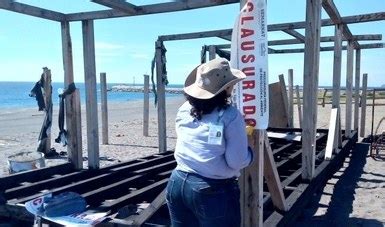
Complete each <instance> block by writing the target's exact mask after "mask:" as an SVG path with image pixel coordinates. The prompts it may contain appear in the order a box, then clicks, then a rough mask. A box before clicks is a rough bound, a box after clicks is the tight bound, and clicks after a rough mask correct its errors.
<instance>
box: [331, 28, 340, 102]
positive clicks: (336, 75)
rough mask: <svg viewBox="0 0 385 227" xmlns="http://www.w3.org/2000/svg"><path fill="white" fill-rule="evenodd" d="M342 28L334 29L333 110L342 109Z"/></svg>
mask: <svg viewBox="0 0 385 227" xmlns="http://www.w3.org/2000/svg"><path fill="white" fill-rule="evenodd" d="M341 30H342V26H341V25H340V24H338V25H336V26H335V29H334V36H335V39H334V58H333V94H332V108H340V96H341V94H340V93H341V64H342V63H341V62H342V61H341V60H342V58H341V55H342V31H341Z"/></svg>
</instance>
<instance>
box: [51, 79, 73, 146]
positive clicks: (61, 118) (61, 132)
mask: <svg viewBox="0 0 385 227" xmlns="http://www.w3.org/2000/svg"><path fill="white" fill-rule="evenodd" d="M75 90H76V86H75V84H74V83H71V84H69V85H68V88H67V89H66V90H64V92H63V94H59V98H60V103H59V119H58V124H59V135H58V137H57V138H56V139H55V142H56V143H61V144H62V145H63V146H66V145H67V144H68V141H67V131H66V130H65V129H64V110H65V107H64V104H65V98H66V96H67V95H69V94H72V93H73V92H74V91H75Z"/></svg>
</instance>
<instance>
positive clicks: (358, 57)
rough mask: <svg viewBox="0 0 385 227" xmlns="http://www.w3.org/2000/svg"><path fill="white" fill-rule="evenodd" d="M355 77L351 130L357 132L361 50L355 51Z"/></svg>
mask: <svg viewBox="0 0 385 227" xmlns="http://www.w3.org/2000/svg"><path fill="white" fill-rule="evenodd" d="M355 66H356V70H355V71H356V72H355V73H356V75H355V82H354V120H353V129H354V130H358V117H359V116H358V115H359V114H358V113H359V108H360V103H359V99H360V75H361V50H360V49H356V64H355Z"/></svg>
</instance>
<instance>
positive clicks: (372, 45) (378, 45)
mask: <svg viewBox="0 0 385 227" xmlns="http://www.w3.org/2000/svg"><path fill="white" fill-rule="evenodd" d="M383 47H384V44H383V43H370V44H362V45H360V49H375V48H383ZM270 49H271V48H270ZM342 49H343V50H347V49H348V48H347V46H343V47H342ZM333 50H334V47H333V46H328V47H321V48H320V51H333ZM303 52H304V49H303V48H294V49H280V50H277V49H274V52H270V51H269V54H293V53H303Z"/></svg>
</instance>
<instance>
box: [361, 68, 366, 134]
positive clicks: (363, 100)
mask: <svg viewBox="0 0 385 227" xmlns="http://www.w3.org/2000/svg"><path fill="white" fill-rule="evenodd" d="M367 87H368V74H367V73H364V75H363V76H362V98H361V125H360V137H365V121H366V90H367Z"/></svg>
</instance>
